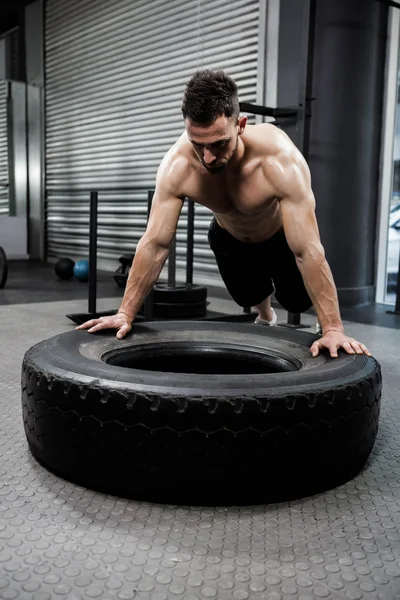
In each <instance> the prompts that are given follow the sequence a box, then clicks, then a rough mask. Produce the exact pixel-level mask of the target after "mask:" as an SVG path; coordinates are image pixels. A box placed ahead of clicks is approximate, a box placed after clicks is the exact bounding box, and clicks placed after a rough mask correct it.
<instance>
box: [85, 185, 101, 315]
mask: <svg viewBox="0 0 400 600" xmlns="http://www.w3.org/2000/svg"><path fill="white" fill-rule="evenodd" d="M98 199H99V193H98V192H90V217H89V219H90V223H89V306H88V312H89V314H94V313H95V312H96V293H97V205H98Z"/></svg>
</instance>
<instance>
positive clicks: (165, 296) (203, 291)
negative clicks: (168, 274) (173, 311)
mask: <svg viewBox="0 0 400 600" xmlns="http://www.w3.org/2000/svg"><path fill="white" fill-rule="evenodd" d="M205 300H207V288H206V287H205V286H203V285H187V284H186V283H177V284H176V285H175V286H174V287H168V283H156V285H155V286H154V301H155V302H161V303H167V304H173V303H174V304H175V303H185V304H189V303H190V304H192V303H197V302H204V301H205Z"/></svg>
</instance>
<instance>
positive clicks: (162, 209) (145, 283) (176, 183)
mask: <svg viewBox="0 0 400 600" xmlns="http://www.w3.org/2000/svg"><path fill="white" fill-rule="evenodd" d="M184 177H187V163H186V160H185V159H184V158H183V157H175V158H171V157H170V155H169V154H167V155H166V156H165V157H164V159H163V161H162V163H161V165H160V167H159V170H158V173H157V179H156V190H155V193H154V197H153V202H152V207H151V211H150V215H149V221H148V224H147V228H146V231H145V233H144V235H143V236H142V237H141V239H140V241H139V243H138V245H137V247H136V251H135V257H134V260H133V262H132V266H131V268H130V271H129V276H128V280H127V283H126V288H125V293H124V297H123V299H122V302H121V305H120V308H119V311H118V313H117V314H116V315H112V316H109V317H100V318H99V319H92V320H90V321H87V322H86V323H83V324H82V325H80V326H79V327H77V329H88V331H89V333H95V332H96V331H100V330H102V329H117V330H118V333H117V337H118V338H119V339H121V338H122V337H124V336H125V335H126V334H127V333H128V332H129V331H130V330H131V328H132V327H131V324H132V321H133V320H134V319H135V317H136V314H137V312H138V310H139V309H140V307H141V306H142V304H143V302H144V300H145V298H146V296H147V294H148V293H149V292H150V291H151V289H152V288H153V286H154V284H155V283H156V282H157V280H158V278H159V276H160V273H161V270H162V268H163V266H164V264H165V262H166V260H167V258H168V254H169V248H170V245H171V242H172V240H173V238H174V235H175V232H176V229H177V225H178V221H179V216H180V213H181V210H182V206H183V201H184V197H181V195H180V188H181V182H182V181H183V178H184Z"/></svg>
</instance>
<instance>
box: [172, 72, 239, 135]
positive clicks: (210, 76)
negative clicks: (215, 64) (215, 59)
mask: <svg viewBox="0 0 400 600" xmlns="http://www.w3.org/2000/svg"><path fill="white" fill-rule="evenodd" d="M239 113H240V109H239V99H238V88H237V85H236V83H235V82H234V81H233V79H232V78H231V77H229V75H227V74H226V73H224V71H222V69H217V70H210V69H205V70H202V71H197V72H196V73H195V74H194V75H193V77H192V78H191V79H190V81H189V82H188V83H187V85H186V89H185V93H184V96H183V102H182V114H183V118H184V119H190V120H191V121H193V122H194V123H199V124H201V125H210V124H211V123H213V122H214V121H215V119H217V118H218V117H221V116H225V117H227V118H228V119H230V118H231V117H236V118H238V117H239Z"/></svg>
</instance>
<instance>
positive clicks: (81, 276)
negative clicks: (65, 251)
mask: <svg viewBox="0 0 400 600" xmlns="http://www.w3.org/2000/svg"><path fill="white" fill-rule="evenodd" d="M74 275H75V277H76V278H77V279H78V280H79V281H87V280H88V279H89V261H88V260H86V259H83V260H77V261H76V263H75V265H74Z"/></svg>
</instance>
